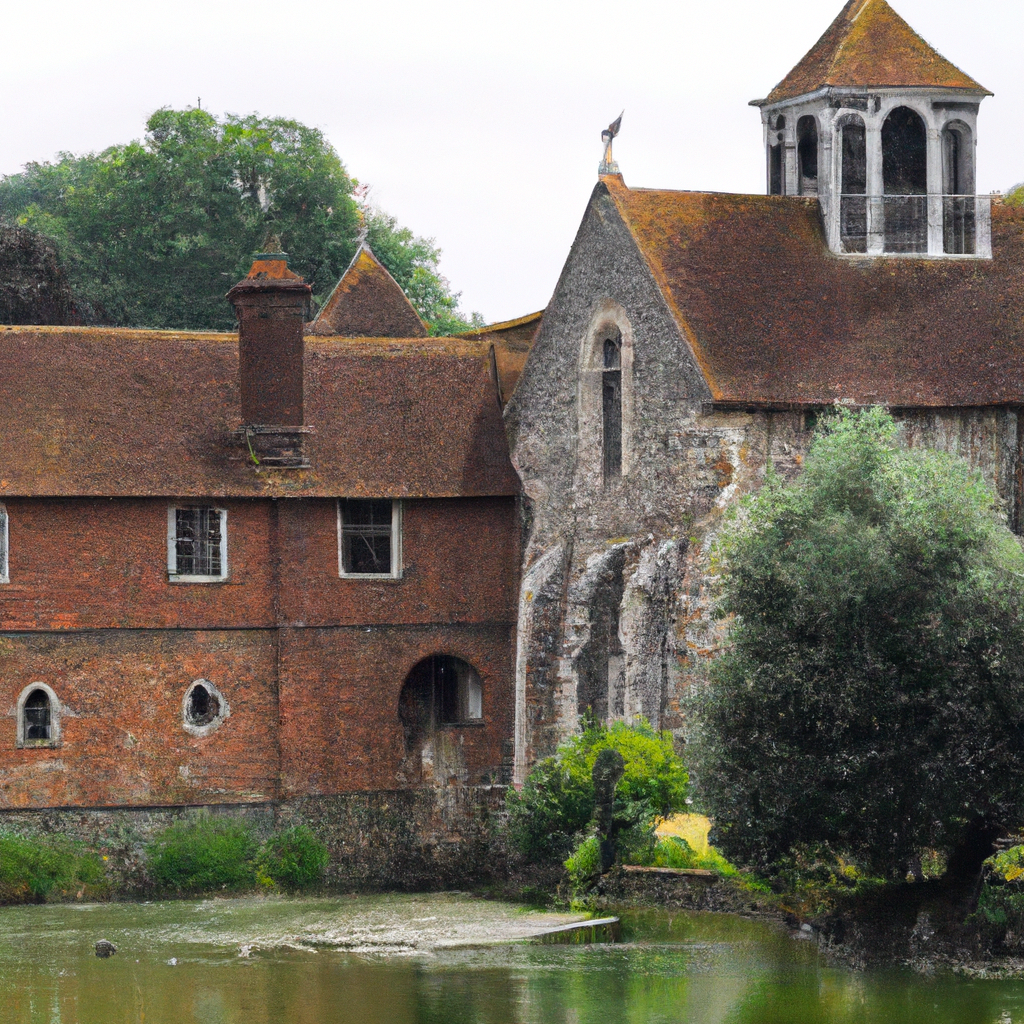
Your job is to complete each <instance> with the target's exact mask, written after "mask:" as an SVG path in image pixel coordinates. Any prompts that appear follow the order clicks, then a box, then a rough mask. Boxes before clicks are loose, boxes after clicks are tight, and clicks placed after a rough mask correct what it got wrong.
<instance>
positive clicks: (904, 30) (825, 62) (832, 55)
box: [758, 0, 991, 105]
mask: <svg viewBox="0 0 1024 1024" xmlns="http://www.w3.org/2000/svg"><path fill="white" fill-rule="evenodd" d="M826 86H834V87H841V86H859V87H864V88H870V87H872V86H874V87H877V88H885V87H900V86H911V87H928V88H942V89H967V90H970V91H972V92H978V93H984V94H986V95H989V96H990V95H991V93H989V92H988V90H987V89H985V88H984V86H981V85H979V84H978V83H977V82H976V81H975V80H974V79H973V78H971V77H970V76H969V75H965V74H964V73H963V72H962V71H961V70H960V69H959V68H958V67H956V66H955V65H953V64H951V63H950V62H949V61H948V60H946V58H945V57H943V56H942V55H941V54H940V53H938V52H937V51H936V50H934V49H933V48H932V47H931V46H929V45H928V43H926V42H925V41H924V40H923V39H922V38H921V37H920V36H919V35H918V34H917V33H916V32H915V31H914V30H913V29H912V28H911V27H910V26H909V25H908V24H907V23H906V22H905V21H904V20H903V19H902V18H901V17H900V16H899V15H898V14H897V13H896V12H895V11H894V10H893V9H892V8H891V7H890V6H889V5H888V3H886V0H849V3H847V5H846V6H845V7H844V8H843V9H842V11H840V12H839V17H837V18H836V20H835V21H833V22H832V24H831V25H830V26H829V27H828V29H827V31H826V32H825V34H824V35H823V36H822V37H821V38H820V39H819V40H818V41H817V43H815V44H814V46H813V47H812V48H811V50H810V52H809V53H808V54H807V55H806V56H805V57H804V59H803V60H801V61H800V63H799V64H797V66H796V67H795V68H793V70H792V71H790V73H789V74H788V75H786V77H785V78H784V79H783V80H782V81H781V82H780V83H779V84H778V85H777V86H776V87H775V88H774V89H773V90H772V91H771V93H770V94H769V96H768V98H767V99H766V100H760V101H758V105H766V104H772V103H778V102H780V101H781V100H787V99H793V98H795V97H797V96H804V95H806V94H807V93H811V92H815V91H816V90H818V89H821V88H824V87H826Z"/></svg>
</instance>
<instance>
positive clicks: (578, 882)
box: [565, 836, 601, 893]
mask: <svg viewBox="0 0 1024 1024" xmlns="http://www.w3.org/2000/svg"><path fill="white" fill-rule="evenodd" d="M565 870H566V871H568V872H569V881H570V882H571V883H572V888H573V892H574V893H579V892H580V891H581V890H582V889H584V888H585V887H586V885H587V883H588V882H589V881H590V880H591V879H592V878H594V877H595V876H596V875H599V874H600V873H601V844H600V842H599V841H598V838H597V836H587V837H586V838H585V839H583V840H582V841H581V842H580V843H579V844H578V845H577V847H576V849H575V850H573V852H572V855H571V856H570V857H569V859H568V860H567V861H566V862H565Z"/></svg>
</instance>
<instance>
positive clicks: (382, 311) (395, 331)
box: [307, 242, 427, 338]
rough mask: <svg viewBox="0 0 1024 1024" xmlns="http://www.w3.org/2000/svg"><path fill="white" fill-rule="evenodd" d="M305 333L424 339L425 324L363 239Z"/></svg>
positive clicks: (425, 334)
mask: <svg viewBox="0 0 1024 1024" xmlns="http://www.w3.org/2000/svg"><path fill="white" fill-rule="evenodd" d="M307 333H309V334H319V335H335V336H339V337H344V338H425V337H426V336H427V325H426V324H425V323H424V322H423V321H422V320H421V319H420V317H419V314H418V313H417V312H416V310H415V309H413V307H412V303H411V302H410V301H409V300H408V298H406V295H405V292H403V291H402V289H401V287H400V286H399V284H398V282H397V281H396V280H395V279H394V278H393V277H392V276H391V275H390V274H389V273H388V272H387V270H386V269H385V267H384V266H383V264H382V263H381V262H380V261H379V260H378V259H377V257H376V256H374V255H373V253H372V252H371V251H370V247H369V246H368V245H367V244H366V243H365V242H363V243H362V244H361V245H360V246H359V249H358V250H357V251H356V254H355V256H353V257H352V262H351V263H350V264H349V265H348V269H347V270H346V271H345V273H344V274H342V276H341V280H340V281H339V282H338V283H337V284H336V285H335V287H334V291H333V292H331V295H330V298H329V299H328V300H327V302H325V303H324V306H323V309H321V310H320V312H319V313H318V314H317V315H316V319H314V320H313V322H312V323H311V324H310V325H309V327H308V328H307Z"/></svg>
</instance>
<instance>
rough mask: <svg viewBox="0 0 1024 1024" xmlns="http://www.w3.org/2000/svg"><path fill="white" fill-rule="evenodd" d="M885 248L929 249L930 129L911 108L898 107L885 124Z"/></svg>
mask: <svg viewBox="0 0 1024 1024" xmlns="http://www.w3.org/2000/svg"><path fill="white" fill-rule="evenodd" d="M882 180H883V185H884V191H885V199H884V202H885V251H886V252H892V253H914V252H927V251H928V132H927V129H926V128H925V123H924V119H923V118H922V117H921V115H920V114H918V113H917V112H916V111H914V110H911V109H910V107H896V109H895V110H893V111H892V112H891V113H890V114H889V116H888V117H887V118H886V119H885V124H884V125H882Z"/></svg>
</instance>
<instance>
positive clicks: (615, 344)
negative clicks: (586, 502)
mask: <svg viewBox="0 0 1024 1024" xmlns="http://www.w3.org/2000/svg"><path fill="white" fill-rule="evenodd" d="M601 383H602V387H601V413H602V416H601V422H602V443H603V446H604V479H605V483H608V482H609V481H611V480H616V479H618V478H619V477H620V476H622V335H621V334H620V333H619V332H618V331H616V332H615V334H614V335H613V336H612V337H610V338H606V339H605V341H604V370H603V373H602V375H601Z"/></svg>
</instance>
